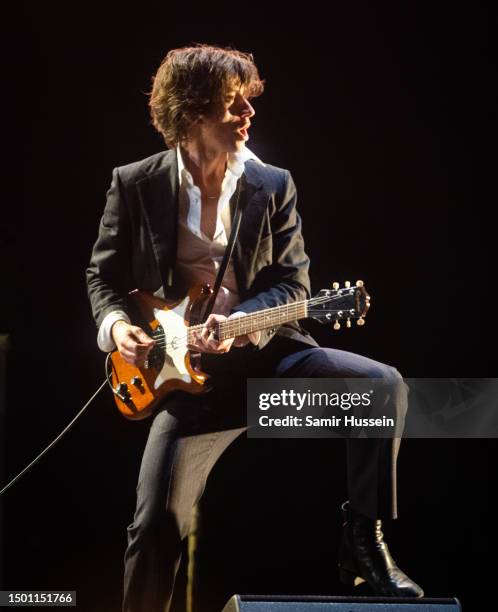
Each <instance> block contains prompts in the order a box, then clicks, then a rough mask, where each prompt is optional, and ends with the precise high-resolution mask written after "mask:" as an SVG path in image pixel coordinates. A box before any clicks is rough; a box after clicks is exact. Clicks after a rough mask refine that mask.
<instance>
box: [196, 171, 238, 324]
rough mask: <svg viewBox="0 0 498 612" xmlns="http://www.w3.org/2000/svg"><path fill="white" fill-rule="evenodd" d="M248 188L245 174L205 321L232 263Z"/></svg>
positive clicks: (236, 197)
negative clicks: (241, 200) (242, 198)
mask: <svg viewBox="0 0 498 612" xmlns="http://www.w3.org/2000/svg"><path fill="white" fill-rule="evenodd" d="M245 188H246V177H245V174H242V175H241V177H240V178H239V180H238V181H237V187H236V188H235V193H234V194H233V196H232V197H233V198H234V216H233V221H232V228H231V230H230V238H229V239H228V244H227V248H226V249H225V252H224V253H223V259H222V261H221V265H220V267H219V269H218V274H217V275H216V280H215V282H214V287H213V293H212V294H211V296H210V298H209V300H208V302H207V305H206V310H205V313H204V320H206V319H207V318H208V317H209V315H210V314H211V312H212V310H213V306H214V303H215V301H216V296H217V295H218V291H219V290H220V287H221V283H222V282H223V277H224V276H225V272H226V269H227V267H228V262H229V261H230V257H231V256H232V253H233V247H234V246H235V241H236V239H237V234H238V233H239V227H240V220H241V218H242V207H241V205H240V195H241V193H244V191H245Z"/></svg>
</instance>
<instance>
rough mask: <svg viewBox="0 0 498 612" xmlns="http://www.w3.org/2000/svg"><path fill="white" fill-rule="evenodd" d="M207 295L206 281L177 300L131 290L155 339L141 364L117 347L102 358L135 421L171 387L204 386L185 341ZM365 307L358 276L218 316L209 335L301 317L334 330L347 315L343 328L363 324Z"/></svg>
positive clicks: (197, 325) (119, 400) (195, 328)
mask: <svg viewBox="0 0 498 612" xmlns="http://www.w3.org/2000/svg"><path fill="white" fill-rule="evenodd" d="M211 294H212V289H211V288H210V286H209V285H207V284H203V285H201V284H197V285H194V286H193V287H192V288H191V289H190V291H189V292H188V294H187V295H186V296H185V297H184V298H183V299H180V300H176V301H168V300H163V299H160V298H158V297H156V296H154V295H153V294H152V293H150V292H148V291H143V290H139V289H136V290H134V291H132V292H131V293H130V298H131V299H132V300H133V302H134V304H135V305H136V306H137V307H138V310H139V312H140V314H141V315H142V317H143V318H144V320H145V321H146V322H147V323H148V326H149V330H147V329H146V330H145V331H147V332H148V333H149V335H150V336H151V338H153V339H154V341H155V344H154V346H153V347H152V349H151V351H150V353H149V355H148V359H147V361H146V362H145V365H144V366H143V367H137V366H133V365H130V364H128V363H126V361H125V360H124V359H123V358H122V357H121V355H120V354H119V352H118V351H114V352H112V353H109V355H108V358H107V360H106V372H107V379H108V381H109V384H110V386H111V388H112V390H113V393H114V397H115V400H116V404H117V406H118V409H119V410H120V411H121V413H122V414H123V415H124V416H125V417H126V418H128V419H132V420H138V419H143V418H145V417H147V416H149V415H150V414H151V413H152V412H153V411H154V408H155V407H156V405H157V404H158V402H159V401H160V400H161V399H162V398H163V397H165V396H166V395H167V394H168V393H171V392H172V391H175V390H182V391H186V392H187V393H191V394H198V393H205V392H206V391H209V389H210V388H211V386H210V384H209V375H208V374H206V373H204V372H202V370H201V369H200V358H201V353H199V352H193V351H191V350H190V349H189V348H188V346H187V345H189V344H192V343H193V342H194V332H199V331H200V330H201V329H202V327H203V322H204V321H205V320H206V318H207V317H206V316H205V312H206V307H207V303H208V301H209V297H210V295H211ZM369 307H370V296H369V295H368V293H367V292H366V289H365V287H364V286H363V282H362V281H358V282H357V283H356V286H353V287H351V286H350V284H349V283H345V286H344V287H343V288H342V289H341V288H339V284H338V283H334V284H333V288H332V289H322V290H321V291H319V292H318V293H317V294H316V295H315V297H312V298H311V299H309V300H301V301H298V302H291V303H289V304H284V305H282V306H276V307H274V308H267V309H264V310H259V311H257V312H253V313H250V314H247V315H245V316H239V317H235V318H232V319H226V320H224V321H217V322H216V325H215V327H214V332H215V336H214V337H215V338H216V339H217V340H225V339H226V338H234V337H235V336H240V335H243V334H248V333H251V332H256V331H259V330H263V329H268V328H271V327H275V326H278V325H282V324H283V323H288V322H292V321H297V320H299V319H306V318H313V319H316V320H318V321H320V322H321V323H330V322H332V321H333V322H334V326H333V327H334V329H336V330H337V329H339V328H340V327H341V325H340V323H339V321H340V320H346V326H347V327H350V326H351V319H356V323H357V324H358V325H363V324H364V323H365V319H364V317H365V315H366V314H367V311H368V309H369Z"/></svg>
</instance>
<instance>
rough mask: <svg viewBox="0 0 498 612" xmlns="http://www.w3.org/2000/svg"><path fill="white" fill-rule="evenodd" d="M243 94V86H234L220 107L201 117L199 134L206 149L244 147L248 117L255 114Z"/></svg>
mask: <svg viewBox="0 0 498 612" xmlns="http://www.w3.org/2000/svg"><path fill="white" fill-rule="evenodd" d="M244 94H245V92H244V87H243V86H242V87H240V86H234V87H233V88H231V89H230V90H229V91H228V93H227V95H226V96H225V98H224V100H223V101H222V103H221V105H220V107H219V108H218V109H216V110H215V111H214V112H212V113H210V114H209V115H207V116H205V117H203V118H202V119H201V122H200V124H199V128H200V136H201V139H202V141H203V144H204V146H205V148H206V149H210V150H211V151H214V152H216V153H226V152H228V153H235V152H237V151H240V150H242V149H243V148H244V145H245V143H246V142H247V141H248V140H249V134H248V130H249V126H250V125H251V121H250V119H251V117H253V116H254V115H255V111H254V108H253V107H252V106H251V104H250V103H249V100H248V99H247V98H246V97H245V95H244Z"/></svg>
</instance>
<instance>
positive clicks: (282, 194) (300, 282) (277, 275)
mask: <svg viewBox="0 0 498 612" xmlns="http://www.w3.org/2000/svg"><path fill="white" fill-rule="evenodd" d="M296 202H297V192H296V186H295V184H294V181H293V179H292V176H291V175H290V172H289V171H288V170H285V171H284V176H283V180H282V183H281V187H280V189H279V190H278V191H277V193H276V195H275V208H274V213H273V214H272V216H271V218H270V223H271V232H272V242H273V260H272V264H271V265H270V266H268V267H266V268H264V269H263V270H261V271H260V272H259V273H258V275H257V276H256V279H255V281H254V285H253V289H254V290H255V292H256V295H254V297H251V298H249V299H247V300H245V301H243V302H242V303H241V304H239V305H238V306H236V307H234V308H233V309H232V311H231V312H235V311H242V312H245V313H251V312H255V311H258V310H263V309H265V308H273V307H275V306H282V305H284V304H288V303H290V302H296V301H299V300H304V299H308V298H309V297H310V295H311V290H310V279H309V264H310V260H309V257H308V256H307V255H306V253H305V251H304V240H303V236H302V233H301V217H300V215H299V213H298V212H297V209H296ZM276 330H277V328H276V327H275V328H272V329H266V330H262V334H261V339H260V341H259V343H258V344H257V345H256V346H255V347H254V348H255V349H262V348H263V347H264V346H265V345H266V344H267V343H268V342H269V340H270V339H271V338H272V336H273V335H274V334H275V333H276Z"/></svg>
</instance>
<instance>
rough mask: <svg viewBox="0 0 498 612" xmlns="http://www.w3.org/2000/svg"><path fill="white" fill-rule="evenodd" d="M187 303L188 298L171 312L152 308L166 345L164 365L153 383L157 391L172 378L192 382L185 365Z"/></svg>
mask: <svg viewBox="0 0 498 612" xmlns="http://www.w3.org/2000/svg"><path fill="white" fill-rule="evenodd" d="M189 302H190V298H189V297H188V296H187V297H186V298H185V299H184V300H183V301H182V302H180V303H179V304H178V305H177V306H175V308H173V309H171V310H160V309H159V308H154V317H155V318H156V320H157V321H159V323H160V324H161V326H162V328H163V331H164V333H165V336H166V343H167V344H166V350H165V354H164V364H163V367H162V368H161V371H160V372H159V374H158V376H157V378H156V380H155V381H154V389H158V388H159V387H160V386H161V385H162V384H163V383H164V382H166V381H167V380H171V379H172V378H173V379H175V378H176V379H180V380H183V381H184V382H186V383H189V382H192V378H191V376H190V374H189V372H188V370H187V367H186V365H185V355H186V354H187V351H188V349H187V332H188V327H186V325H185V311H186V310H187V306H188V305H189Z"/></svg>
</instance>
